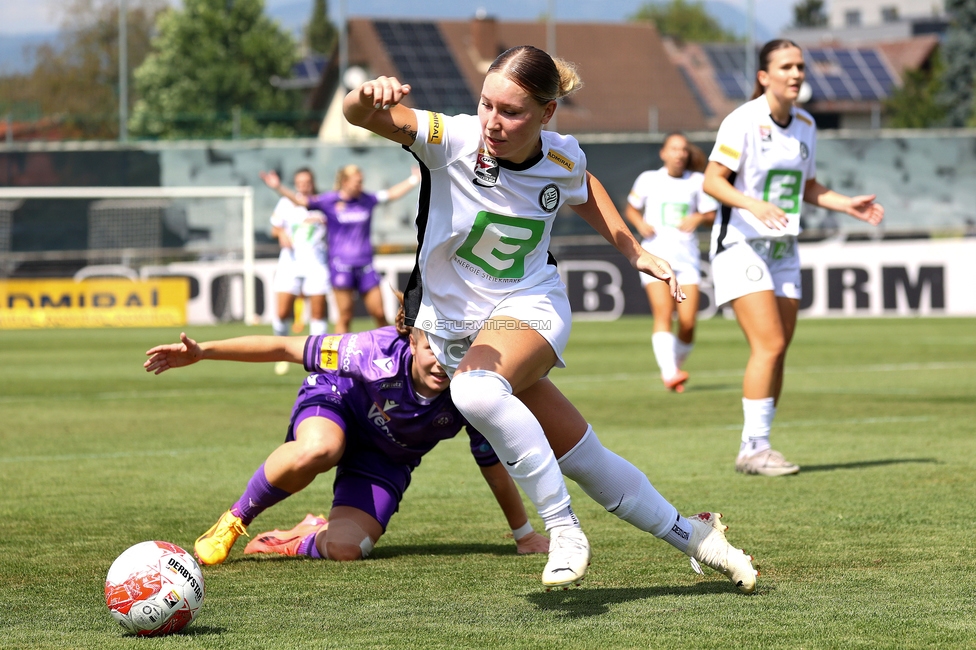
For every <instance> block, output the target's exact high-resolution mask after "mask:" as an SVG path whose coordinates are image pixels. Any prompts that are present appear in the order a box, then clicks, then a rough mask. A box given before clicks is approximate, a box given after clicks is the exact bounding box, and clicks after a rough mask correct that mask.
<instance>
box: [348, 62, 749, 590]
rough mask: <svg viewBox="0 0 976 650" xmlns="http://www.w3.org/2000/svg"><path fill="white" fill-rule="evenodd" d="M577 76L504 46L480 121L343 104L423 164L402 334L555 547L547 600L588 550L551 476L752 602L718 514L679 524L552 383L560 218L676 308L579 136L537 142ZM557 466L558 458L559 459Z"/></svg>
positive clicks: (383, 84)
mask: <svg viewBox="0 0 976 650" xmlns="http://www.w3.org/2000/svg"><path fill="white" fill-rule="evenodd" d="M580 85H581V82H580V79H579V76H578V75H577V74H576V72H575V70H574V69H573V67H572V66H570V65H568V64H566V63H564V62H561V61H558V60H556V61H554V60H553V59H552V57H550V56H549V55H548V54H547V53H545V52H543V51H542V50H540V49H538V48H535V47H532V46H528V45H523V46H518V47H514V48H511V49H509V50H507V51H505V52H503V53H502V54H500V55H499V56H498V58H497V59H495V61H494V62H493V63H492V64H491V66H490V67H489V68H488V72H487V75H486V77H485V81H484V84H483V86H482V89H481V94H480V97H479V101H478V114H477V115H455V116H451V115H444V114H441V113H437V112H431V111H426V110H418V109H412V108H408V107H406V106H404V105H403V104H402V103H401V102H402V101H403V100H404V99H405V98H406V97H408V96H409V94H410V86H409V85H407V84H402V83H401V82H400V81H399V80H398V79H396V78H393V77H379V78H377V79H373V80H371V81H367V82H366V83H364V84H362V85H361V86H359V87H358V88H355V89H353V90H352V91H351V92H350V93H349V94H348V95H346V99H345V103H344V106H343V110H344V113H345V115H346V119H348V120H349V122H351V123H352V124H355V125H358V126H361V127H364V128H366V129H368V130H370V131H372V132H373V133H376V134H377V135H380V136H382V137H384V138H387V139H388V140H392V141H393V142H396V143H398V144H401V145H403V146H404V147H405V148H407V149H408V150H409V151H410V152H411V153H412V154H413V155H414V157H415V158H416V159H417V161H418V162H419V163H420V165H421V187H420V202H419V210H418V215H417V230H418V251H417V265H416V267H415V268H414V271H413V274H412V275H411V278H410V281H409V282H408V285H407V290H406V293H405V308H406V317H407V324H408V325H410V326H413V327H415V328H419V329H422V330H424V331H425V332H426V333H427V341H428V343H429V344H430V347H431V350H432V351H433V352H434V354H435V355H436V357H437V360H438V362H439V363H440V365H441V366H442V367H443V368H444V369H445V370H446V371H447V372H448V373H450V374H452V375H453V379H452V382H451V395H452V398H453V400H454V403H455V405H456V406H457V408H458V410H459V411H460V412H461V413H462V414H463V415H464V417H465V419H466V420H467V421H468V422H471V424H472V425H473V426H475V427H476V428H477V429H478V431H480V432H481V433H482V434H483V435H484V436H485V438H486V439H488V441H489V442H490V443H491V446H492V448H494V450H495V452H496V453H497V454H498V457H499V458H500V459H501V460H502V461H503V462H504V463H505V467H506V468H507V469H508V471H509V473H510V474H511V476H512V478H514V479H515V482H516V483H518V485H519V486H520V487H521V488H522V490H523V491H524V492H525V494H526V495H527V496H528V497H529V499H530V500H531V501H532V503H533V505H535V507H536V509H537V510H538V512H539V515H540V516H541V517H542V520H543V522H544V523H545V526H546V530H547V531H549V534H550V545H549V559H548V562H547V563H546V567H545V569H544V571H543V574H542V582H543V584H544V585H545V586H546V587H548V588H553V587H559V588H566V587H568V586H569V585H572V584H578V583H579V581H580V580H581V579H582V578H583V575H584V573H585V572H586V569H587V565H588V564H589V561H590V546H589V542H588V540H587V539H586V536H585V535H584V534H583V531H582V530H581V528H580V525H579V521H578V520H577V518H576V516H575V514H574V513H573V510H572V508H571V507H570V498H569V492H568V491H567V489H566V484H565V482H564V481H563V478H562V476H561V473H562V474H565V475H566V476H568V477H570V478H572V479H573V480H575V481H576V482H577V483H578V484H579V486H580V487H581V488H582V489H583V491H584V492H586V494H587V495H589V496H590V497H591V498H593V499H594V500H596V501H597V502H598V503H600V504H601V505H602V506H604V507H605V508H606V509H607V510H609V511H611V512H613V513H614V514H615V515H617V516H618V517H620V518H621V519H623V520H625V521H628V522H630V523H631V524H633V525H634V526H636V527H638V528H640V529H641V530H644V531H647V532H650V533H652V534H653V535H655V536H657V537H659V538H662V539H664V540H665V541H667V542H668V543H670V544H672V545H673V546H675V547H676V548H677V549H679V550H681V551H683V552H684V553H686V554H688V555H689V556H691V557H692V559H693V560H695V562H694V564H695V566H697V562H699V561H700V562H702V563H704V564H708V565H709V566H711V567H712V568H714V569H716V570H718V571H721V572H722V573H723V574H725V575H726V576H728V577H729V578H730V579H731V580H732V582H733V583H734V584H735V585H736V586H737V587H738V588H739V589H740V590H741V591H743V592H746V593H749V592H752V591H753V590H754V589H755V585H756V571H755V570H754V569H753V567H752V563H751V558H750V557H749V556H748V555H746V554H744V553H743V552H742V551H741V550H738V549H734V548H732V547H731V546H730V545H729V544H728V542H727V541H726V539H725V535H724V533H723V531H724V529H725V527H724V526H722V525H721V524H720V523H719V516H718V515H716V514H714V513H702V514H699V515H696V516H694V517H689V518H685V517H682V516H681V515H679V514H678V512H677V510H676V509H675V507H674V506H673V505H671V504H670V503H668V501H666V500H665V499H664V497H662V496H661V495H660V494H659V493H658V492H657V490H655V489H654V487H653V486H652V485H651V483H650V482H649V481H648V479H647V477H646V476H644V474H643V473H642V472H641V471H640V470H639V469H637V468H636V467H634V466H633V465H632V464H631V463H629V462H628V461H626V460H624V459H623V458H621V457H620V456H617V455H616V454H614V453H613V452H611V451H609V450H608V449H606V448H605V447H603V445H602V444H601V443H600V440H599V439H598V438H597V436H596V434H595V433H594V432H593V428H592V427H590V426H589V425H588V424H587V422H586V420H585V419H584V418H583V416H582V415H580V413H579V411H577V410H576V409H575V407H573V405H572V404H571V403H570V402H569V401H568V400H567V399H566V398H565V397H564V396H563V395H562V394H561V393H560V392H559V390H558V389H557V388H556V387H555V385H554V384H553V383H552V382H551V381H550V380H549V379H548V378H547V375H548V373H549V371H550V370H551V369H552V368H554V367H564V365H565V364H564V362H563V356H562V355H563V351H564V350H565V348H566V344H567V342H568V340H569V333H570V325H571V322H572V314H571V312H570V307H569V298H568V297H567V295H566V288H565V286H564V285H563V283H562V281H561V280H560V277H559V273H558V271H557V270H556V266H555V260H554V259H553V258H552V257H551V256H550V255H549V252H548V249H549V237H550V232H551V229H552V224H553V221H554V219H555V216H556V213H557V212H558V210H559V208H560V207H562V206H563V205H569V206H570V207H571V208H572V209H573V210H574V211H575V212H576V213H577V214H579V215H580V216H581V217H582V218H583V219H584V220H586V221H587V222H588V223H589V224H590V225H592V226H593V227H594V228H595V229H596V230H597V232H599V233H600V234H601V235H603V236H604V237H605V238H606V239H607V240H608V241H609V242H610V243H611V244H613V245H614V247H616V248H617V250H619V251H620V252H621V253H622V254H623V255H624V256H625V257H626V258H627V259H628V260H629V261H630V263H631V265H632V266H633V267H634V268H635V269H637V270H639V271H641V272H643V273H647V274H650V275H653V276H655V277H657V278H659V279H661V280H663V281H665V282H667V283H668V287H669V291H670V293H671V295H672V296H673V297H674V298H675V299H677V300H681V299H683V297H684V296H683V295H682V293H681V290H680V289H679V287H678V285H677V282H676V280H675V278H674V277H673V274H672V272H671V268H670V267H669V266H668V264H667V262H665V261H663V260H661V259H659V258H657V257H655V256H654V255H651V254H650V253H648V252H647V251H645V250H644V249H642V248H641V246H640V244H639V243H638V242H637V241H636V240H635V239H634V237H633V235H631V233H630V230H629V229H628V228H627V226H626V225H625V224H624V221H623V219H622V217H621V216H620V214H619V213H618V212H617V210H616V208H615V207H614V205H613V202H612V201H611V200H610V197H609V196H608V194H607V192H606V190H605V189H604V188H603V186H602V185H601V184H600V182H599V181H598V180H597V179H596V178H594V177H593V175H592V174H590V173H588V172H587V171H586V156H585V155H584V154H583V151H582V150H581V149H580V146H579V143H578V142H577V141H576V140H575V138H573V137H570V136H564V135H560V134H559V133H555V132H552V131H546V130H544V127H545V125H546V124H548V123H549V121H550V120H551V119H552V117H553V114H554V113H555V111H556V107H557V105H558V103H557V100H558V99H560V98H562V97H565V96H566V95H567V94H569V93H571V92H574V91H576V90H578V89H579V87H580ZM557 459H558V460H557Z"/></svg>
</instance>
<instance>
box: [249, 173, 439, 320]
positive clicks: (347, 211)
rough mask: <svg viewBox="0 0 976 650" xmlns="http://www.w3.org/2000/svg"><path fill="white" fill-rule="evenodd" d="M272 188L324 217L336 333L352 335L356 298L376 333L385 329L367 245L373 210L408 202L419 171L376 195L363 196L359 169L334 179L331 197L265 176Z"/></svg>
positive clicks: (369, 246) (379, 297)
mask: <svg viewBox="0 0 976 650" xmlns="http://www.w3.org/2000/svg"><path fill="white" fill-rule="evenodd" d="M261 179H262V180H263V181H264V182H265V184H267V186H268V187H270V188H271V189H273V190H275V191H276V192H278V193H279V194H281V195H282V196H283V197H285V198H287V199H289V200H291V201H292V202H293V203H295V205H298V206H302V207H305V208H308V209H309V210H318V211H320V212H322V213H323V214H325V220H326V222H325V223H326V230H325V239H326V244H327V248H328V260H329V275H330V277H331V281H332V288H333V295H334V296H335V300H336V307H337V308H338V312H339V313H338V315H337V317H336V332H337V333H339V334H344V333H346V332H348V331H349V324H350V323H351V322H352V316H353V292H354V291H358V292H359V295H360V296H362V298H363V304H364V305H365V306H366V311H368V312H369V315H370V316H372V317H373V318H374V319H375V320H376V325H377V327H383V326H384V325H386V324H387V322H386V316H385V315H384V314H383V300H382V296H381V294H380V286H379V285H380V277H379V275H378V274H377V273H376V271H375V270H374V269H373V246H372V244H371V243H370V240H369V232H370V224H371V222H372V219H373V209H374V208H375V207H376V206H377V205H379V204H381V203H386V202H387V201H395V200H396V199H399V198H401V197H403V196H405V195H406V194H407V193H408V192H409V191H410V190H412V189H413V188H414V187H416V185H417V184H418V183H419V182H420V175H419V170H414V172H413V173H412V174H411V176H410V177H409V178H407V179H406V180H404V181H401V182H400V183H397V184H396V185H394V186H393V187H390V188H389V189H386V190H380V191H379V192H376V193H375V194H373V193H370V192H364V191H363V173H362V171H360V169H359V167H357V166H355V165H346V166H345V167H343V168H342V169H340V170H339V172H338V174H337V175H336V189H335V191H333V192H326V193H325V194H318V195H315V196H306V195H304V194H300V193H296V192H294V191H292V190H290V189H289V188H287V187H285V186H283V185H282V184H281V179H280V178H278V175H277V174H276V173H274V172H268V173H263V172H262V173H261Z"/></svg>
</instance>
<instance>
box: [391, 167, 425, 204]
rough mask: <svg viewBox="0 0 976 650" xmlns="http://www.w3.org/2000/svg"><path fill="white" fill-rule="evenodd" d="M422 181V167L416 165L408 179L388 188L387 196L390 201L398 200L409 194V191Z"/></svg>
mask: <svg viewBox="0 0 976 650" xmlns="http://www.w3.org/2000/svg"><path fill="white" fill-rule="evenodd" d="M419 183H420V167H414V168H413V169H411V170H410V176H409V177H407V178H406V179H404V180H402V181H400V182H399V183H397V184H396V185H393V186H391V187H390V188H389V189H387V190H386V196H387V198H388V200H390V201H396V200H397V199H401V198H403V197H404V196H406V195H407V192H409V191H410V190H412V189H413V188H415V187H417V185H418V184H419Z"/></svg>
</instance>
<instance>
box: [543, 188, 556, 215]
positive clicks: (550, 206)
mask: <svg viewBox="0 0 976 650" xmlns="http://www.w3.org/2000/svg"><path fill="white" fill-rule="evenodd" d="M539 207H541V208H542V209H543V210H545V211H546V212H553V211H555V209H556V208H558V207H559V188H558V187H556V184H555V183H549V184H548V185H546V186H545V187H543V188H542V191H541V192H539Z"/></svg>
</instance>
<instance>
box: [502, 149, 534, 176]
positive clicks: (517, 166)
mask: <svg viewBox="0 0 976 650" xmlns="http://www.w3.org/2000/svg"><path fill="white" fill-rule="evenodd" d="M544 157H545V155H544V152H543V151H542V149H540V150H539V153H537V154H536V155H534V156H532V157H531V158H526V159H525V160H523V161H522V162H520V163H513V162H511V161H509V160H503V159H502V158H498V166H499V167H501V168H502V169H507V170H509V171H512V172H524V171H525V170H526V169H529V168H530V167H532V166H533V165H537V164H539V161H541V160H542V159H543V158H544Z"/></svg>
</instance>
